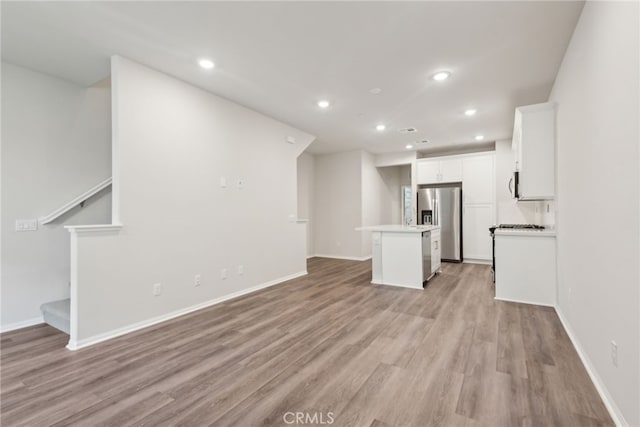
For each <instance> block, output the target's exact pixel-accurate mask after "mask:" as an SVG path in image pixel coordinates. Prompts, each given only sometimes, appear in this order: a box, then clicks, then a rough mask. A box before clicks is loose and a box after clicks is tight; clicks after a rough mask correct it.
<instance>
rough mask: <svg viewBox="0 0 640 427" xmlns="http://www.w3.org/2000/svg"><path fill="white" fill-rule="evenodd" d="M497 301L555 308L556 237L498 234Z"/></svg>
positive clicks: (534, 234) (547, 234)
mask: <svg viewBox="0 0 640 427" xmlns="http://www.w3.org/2000/svg"><path fill="white" fill-rule="evenodd" d="M495 278H496V299H499V300H504V301H514V302H523V303H527V304H537V305H547V306H552V307H553V306H554V305H555V304H556V241H555V236H553V235H550V234H549V233H547V232H544V231H543V232H540V231H521V232H518V231H514V232H511V231H505V230H496V271H495Z"/></svg>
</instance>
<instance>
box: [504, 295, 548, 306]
mask: <svg viewBox="0 0 640 427" xmlns="http://www.w3.org/2000/svg"><path fill="white" fill-rule="evenodd" d="M493 299H495V300H496V301H506V302H517V303H518V304H531V305H541V306H543V307H553V308H556V306H555V304H549V303H546V302H535V301H522V300H518V299H512V298H499V297H493Z"/></svg>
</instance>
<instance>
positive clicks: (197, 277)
mask: <svg viewBox="0 0 640 427" xmlns="http://www.w3.org/2000/svg"><path fill="white" fill-rule="evenodd" d="M193 284H194V285H195V286H200V285H201V284H202V277H201V276H200V275H199V274H196V275H195V277H194V278H193Z"/></svg>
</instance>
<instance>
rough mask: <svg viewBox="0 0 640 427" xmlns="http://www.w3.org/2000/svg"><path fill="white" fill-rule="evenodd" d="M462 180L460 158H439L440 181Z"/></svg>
mask: <svg viewBox="0 0 640 427" xmlns="http://www.w3.org/2000/svg"><path fill="white" fill-rule="evenodd" d="M460 181H462V159H460V158H453V159H442V160H440V182H460Z"/></svg>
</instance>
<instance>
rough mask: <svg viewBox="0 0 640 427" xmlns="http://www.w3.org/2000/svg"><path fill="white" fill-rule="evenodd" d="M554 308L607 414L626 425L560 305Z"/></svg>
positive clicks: (614, 420)
mask: <svg viewBox="0 0 640 427" xmlns="http://www.w3.org/2000/svg"><path fill="white" fill-rule="evenodd" d="M555 309H556V313H557V314H558V317H559V318H560V323H562V326H563V327H564V330H565V331H566V332H567V335H569V339H570V340H571V343H572V344H573V347H574V348H575V349H576V351H577V352H578V356H580V360H581V361H582V364H583V365H584V368H585V369H586V370H587V373H588V374H589V378H591V382H592V383H593V385H594V386H595V388H596V390H598V394H599V395H600V398H601V399H602V402H604V406H606V408H607V411H609V415H611V418H612V419H613V422H614V423H615V424H616V426H620V427H622V426H628V425H629V423H627V421H626V420H625V419H624V415H622V412H621V411H620V408H618V405H616V403H615V401H614V400H613V398H612V397H611V395H610V394H609V391H608V390H607V387H606V386H605V385H604V382H603V381H602V380H601V379H600V376H599V375H598V372H597V371H596V369H595V368H594V366H593V364H592V363H591V359H589V356H587V353H586V352H585V351H584V349H583V348H582V345H581V344H580V341H578V338H577V337H576V335H575V333H574V332H573V329H572V328H571V325H569V322H568V321H567V319H566V318H565V317H564V315H563V314H562V310H560V307H559V306H557V305H556V307H555Z"/></svg>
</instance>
